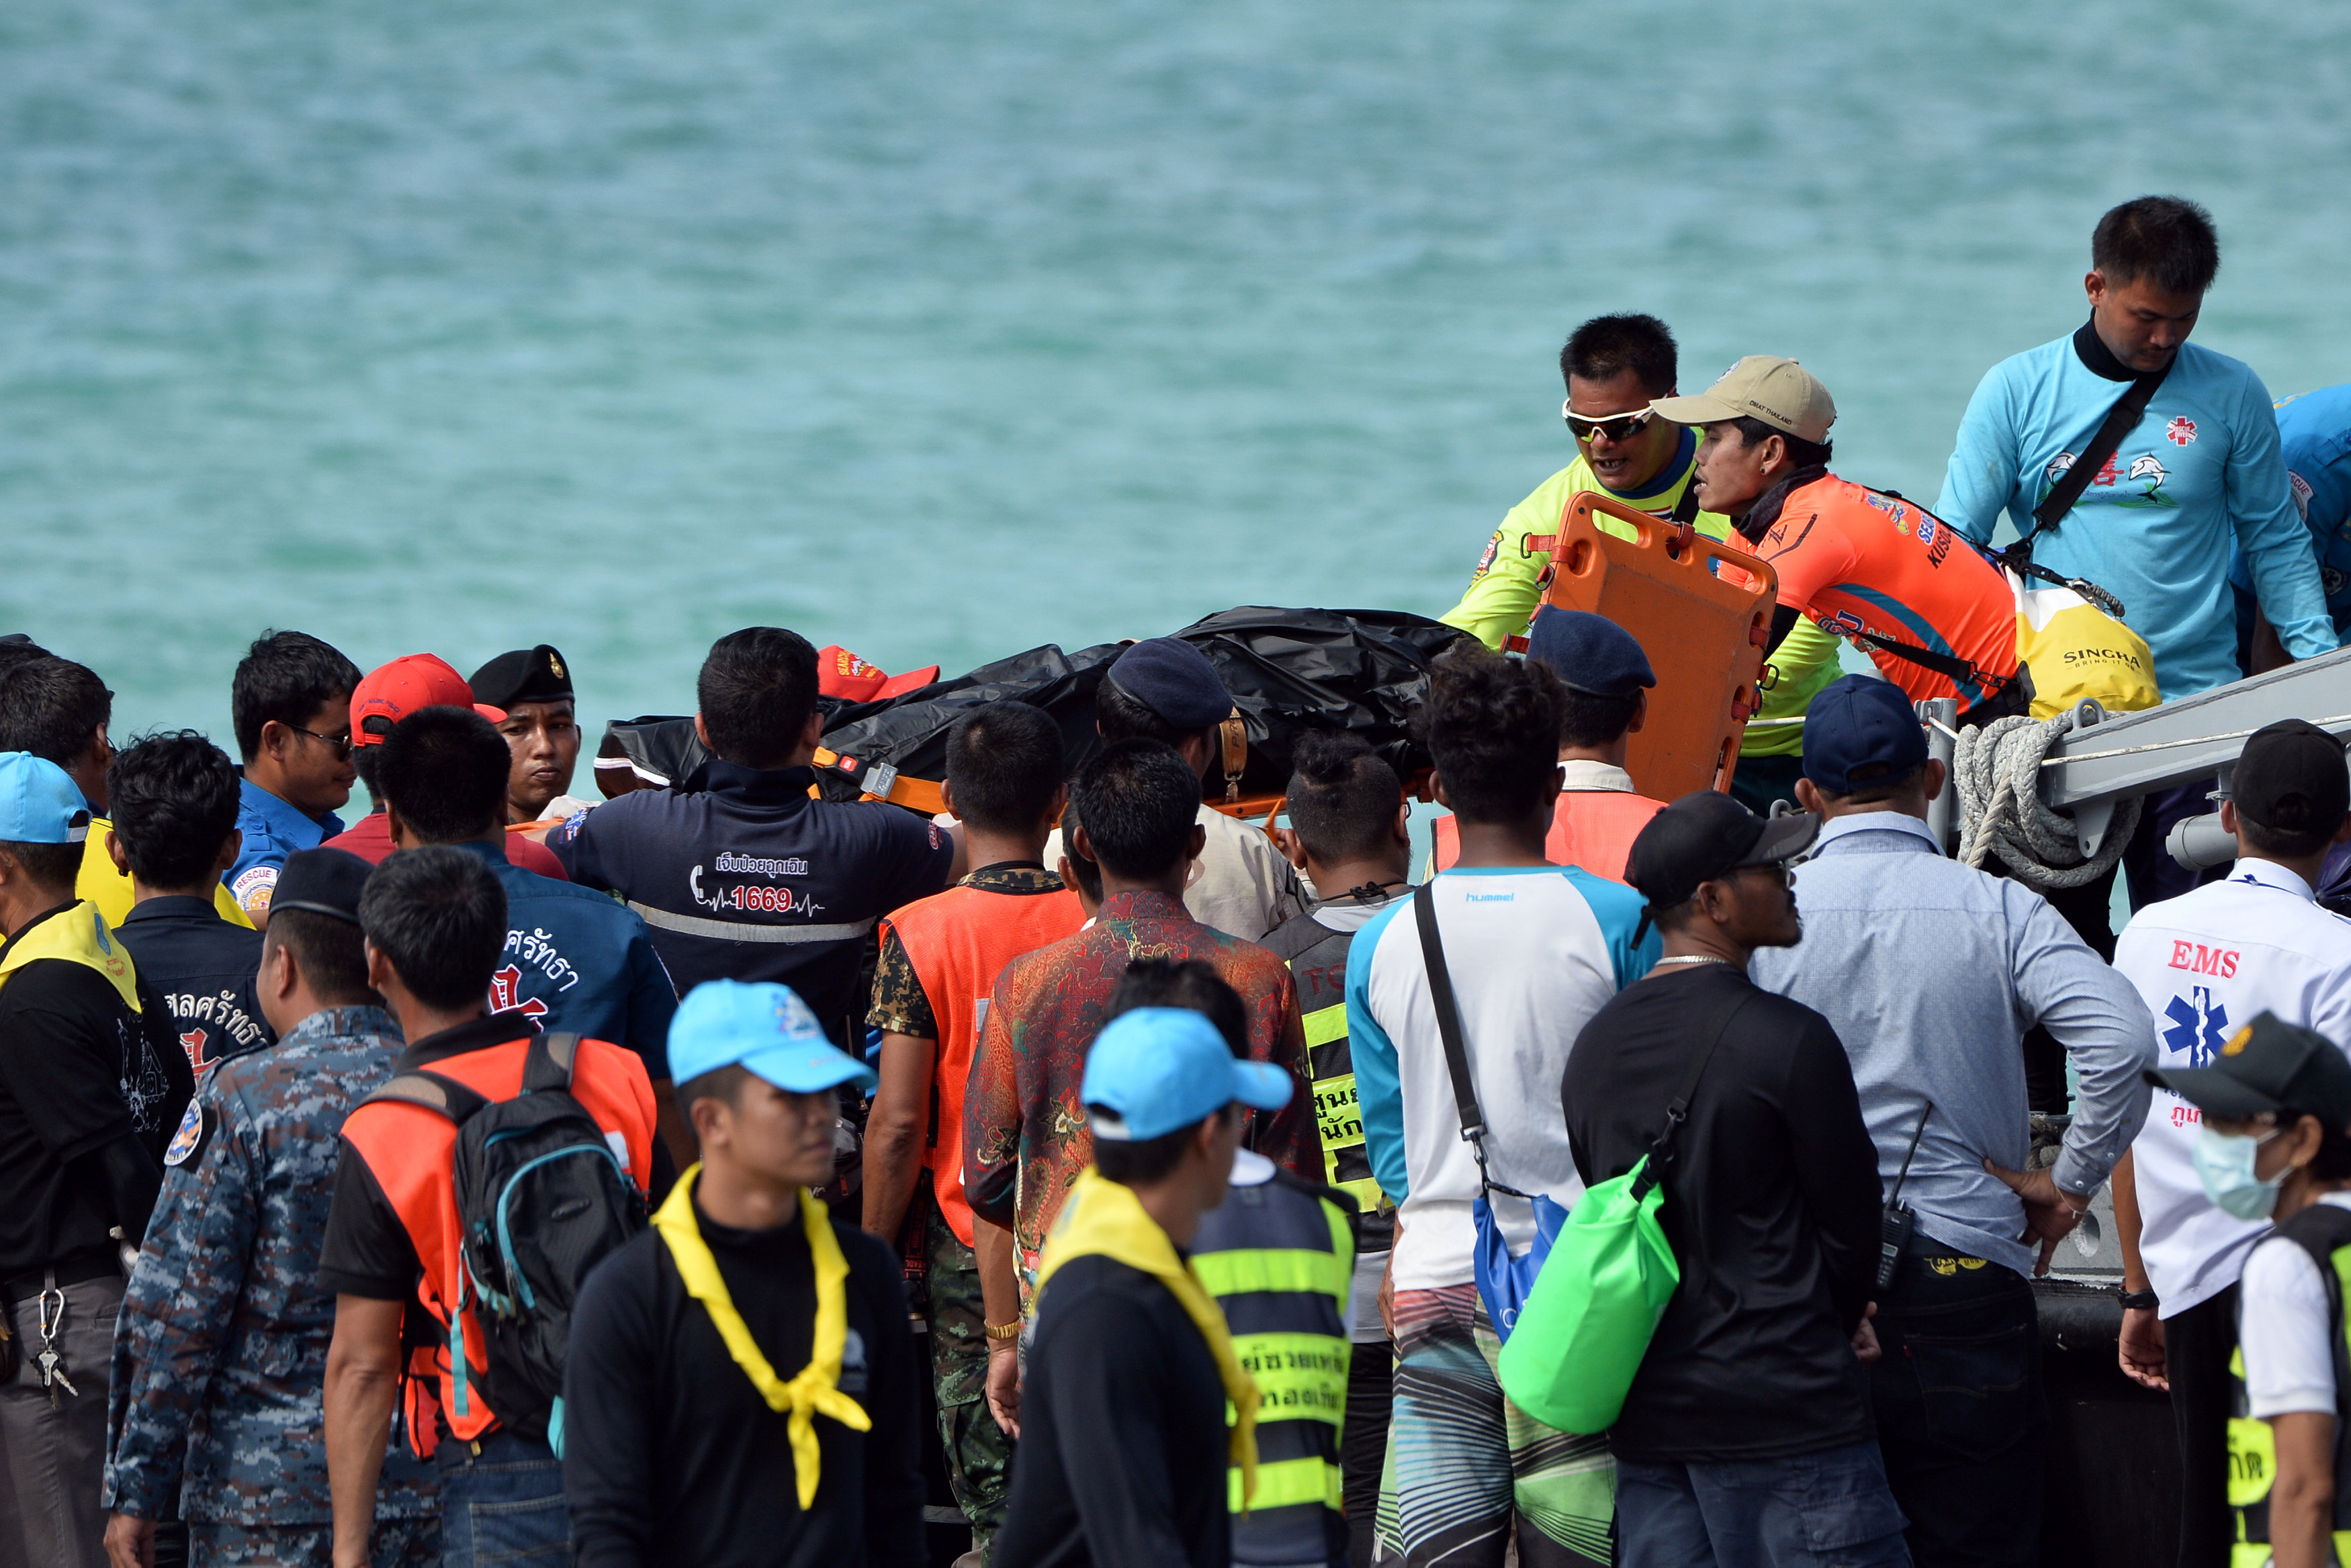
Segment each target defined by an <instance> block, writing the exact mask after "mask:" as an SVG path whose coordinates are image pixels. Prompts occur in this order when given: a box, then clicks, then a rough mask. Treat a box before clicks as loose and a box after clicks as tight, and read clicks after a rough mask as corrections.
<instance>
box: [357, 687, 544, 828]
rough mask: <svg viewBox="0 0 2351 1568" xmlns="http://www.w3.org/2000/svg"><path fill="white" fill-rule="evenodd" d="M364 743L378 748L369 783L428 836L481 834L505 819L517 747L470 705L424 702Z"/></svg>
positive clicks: (412, 825) (375, 749)
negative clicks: (432, 705)
mask: <svg viewBox="0 0 2351 1568" xmlns="http://www.w3.org/2000/svg"><path fill="white" fill-rule="evenodd" d="M366 750H368V751H371V752H377V753H381V755H379V756H378V757H377V758H376V760H375V777H376V782H375V784H371V786H370V787H371V788H381V790H382V792H383V799H384V800H385V801H387V802H389V803H390V804H391V805H392V809H393V810H395V811H397V812H399V813H400V819H401V820H402V822H404V823H406V824H407V825H408V826H410V827H412V828H414V829H415V830H416V836H418V837H419V838H422V839H423V840H424V841H425V842H426V843H427V844H456V843H461V842H463V841H464V840H465V839H468V838H479V837H480V836H482V835H484V834H485V833H487V832H489V831H490V830H491V829H492V828H494V827H496V826H500V825H501V824H503V823H504V822H505V821H506V801H507V775H508V774H509V773H510V772H511V771H512V769H513V767H514V753H513V752H512V751H511V750H510V749H509V748H508V747H507V742H506V737H505V736H503V735H501V734H499V733H498V732H497V727H496V725H494V724H492V723H491V722H489V721H488V720H487V719H485V718H483V717H482V716H481V715H480V714H479V713H476V712H475V711H473V710H472V709H471V708H419V709H418V710H417V711H415V712H413V713H411V714H410V715H409V716H408V717H407V718H405V719H402V721H401V722H399V723H397V724H394V725H393V726H392V733H391V734H389V735H386V736H385V737H384V738H383V742H382V743H381V745H375V746H370V747H367V748H366Z"/></svg>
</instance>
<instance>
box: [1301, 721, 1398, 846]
mask: <svg viewBox="0 0 2351 1568" xmlns="http://www.w3.org/2000/svg"><path fill="white" fill-rule="evenodd" d="M1289 795H1290V804H1289V808H1288V809H1289V812H1290V831H1292V832H1293V833H1295V834H1297V835H1298V839H1299V842H1300V843H1301V844H1303V845H1304V846H1306V853H1307V854H1309V855H1311V856H1312V857H1314V858H1315V859H1316V860H1319V861H1321V862H1322V864H1323V865H1325V866H1336V865H1338V864H1339V863H1340V862H1341V861H1343V860H1345V859H1346V858H1347V857H1350V856H1353V855H1374V854H1378V853H1379V852H1380V851H1382V850H1383V849H1384V848H1385V847H1386V846H1387V845H1388V844H1389V843H1390V841H1391V838H1392V836H1393V834H1394V831H1395V816H1396V806H1397V805H1398V804H1400V803H1401V802H1402V801H1403V799H1404V785H1403V784H1401V783H1399V782H1398V781H1397V779H1396V774H1395V769H1394V768H1392V767H1390V766H1389V765H1388V764H1387V763H1385V762H1384V761H1382V760H1381V757H1380V754H1379V753H1377V752H1374V750H1372V748H1371V745H1370V743H1369V742H1366V741H1365V740H1364V738H1363V737H1362V736H1361V735H1352V734H1349V733H1348V732H1345V731H1343V730H1310V731H1308V732H1306V733H1304V734H1302V735H1301V736H1299V737H1298V743H1297V744H1296V745H1294V746H1293V747H1291V748H1290V785H1289Z"/></svg>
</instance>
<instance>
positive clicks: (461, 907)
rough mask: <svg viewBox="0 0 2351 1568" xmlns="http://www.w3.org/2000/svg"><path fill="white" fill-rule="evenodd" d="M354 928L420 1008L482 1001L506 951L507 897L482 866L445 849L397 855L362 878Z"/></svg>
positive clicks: (445, 1008) (481, 862)
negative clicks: (363, 884)
mask: <svg viewBox="0 0 2351 1568" xmlns="http://www.w3.org/2000/svg"><path fill="white" fill-rule="evenodd" d="M360 928H361V929H363V930H365V931H366V932H367V940H369V941H371V942H372V943H374V944H375V949H376V950H377V951H378V952H380V953H381V954H383V956H384V957H385V958H386V959H387V960H389V961H391V964H392V971H393V972H394V973H396V974H398V975H399V976H400V980H401V983H402V985H405V986H406V987H408V989H409V990H410V991H411V992H414V993H415V996H416V999H417V1000H418V1001H419V1002H423V1003H424V1004H425V1005H426V1006H427V1007H434V1008H439V1009H441V1010H442V1011H444V1012H455V1011H456V1010H457V1009H459V1008H461V1007H468V1006H472V1005H474V1004H475V1003H478V1002H483V1001H485V1000H486V998H487V997H488V996H489V993H490V976H491V975H492V974H493V973H495V972H496V970H497V967H498V957H499V955H500V954H502V953H503V952H505V951H506V945H507V893H506V889H505V888H501V887H499V886H498V879H497V877H496V873H494V872H492V871H491V869H490V867H489V863H488V862H487V861H486V860H484V859H482V858H481V857H479V856H477V855H469V854H467V853H466V852H465V851H464V850H462V849H456V848H453V847H451V846H447V845H441V844H436V845H431V846H427V847H425V848H423V849H403V850H402V851H401V852H400V853H399V854H397V855H394V856H393V857H391V858H390V859H388V860H386V861H385V862H384V863H383V864H382V865H381V866H379V867H376V868H375V869H374V870H373V871H372V872H371V873H369V875H368V879H367V888H366V890H365V891H363V892H361V893H360Z"/></svg>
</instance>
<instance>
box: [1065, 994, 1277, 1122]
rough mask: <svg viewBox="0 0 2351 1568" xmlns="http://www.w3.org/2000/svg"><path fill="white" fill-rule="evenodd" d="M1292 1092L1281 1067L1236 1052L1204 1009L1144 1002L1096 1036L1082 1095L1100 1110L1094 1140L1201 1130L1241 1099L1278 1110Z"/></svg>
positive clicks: (1093, 1115)
mask: <svg viewBox="0 0 2351 1568" xmlns="http://www.w3.org/2000/svg"><path fill="white" fill-rule="evenodd" d="M1078 1098H1079V1099H1080V1100H1081V1102H1083V1103H1084V1104H1085V1105H1086V1106H1102V1111H1093V1110H1089V1111H1088V1112H1087V1119H1088V1120H1089V1121H1090V1122H1091V1123H1092V1127H1093V1135H1094V1137H1098V1138H1108V1139H1110V1140H1111V1141H1112V1142H1113V1143H1136V1142H1141V1141H1142V1140H1144V1139H1145V1138H1155V1137H1159V1136H1160V1135H1161V1134H1162V1133H1171V1132H1174V1131H1175V1129H1176V1128H1178V1127H1196V1126H1198V1125H1199V1124H1200V1123H1201V1122H1203V1121H1205V1120H1207V1118H1208V1117H1209V1116H1214V1115H1215V1114H1216V1113H1217V1112H1218V1111H1220V1110H1223V1109H1224V1108H1225V1107H1226V1106H1229V1105H1231V1104H1232V1103H1233V1102H1234V1101H1235V1100H1238V1101H1239V1102H1240V1103H1241V1104H1243V1105H1245V1106H1255V1107H1257V1108H1258V1109H1259V1110H1260V1111H1278V1110H1280V1109H1281V1107H1282V1106H1286V1105H1288V1104H1289V1103H1290V1075H1289V1074H1288V1073H1286V1072H1284V1071H1283V1070H1282V1069H1281V1068H1280V1067H1276V1066H1274V1065H1272V1064H1270V1063H1266V1062H1244V1061H1241V1060H1240V1059H1239V1058H1238V1057H1236V1056H1235V1055H1234V1054H1233V1050H1232V1047H1231V1046H1229V1045H1228V1044H1225V1037H1224V1035H1222V1034H1221V1033H1218V1032H1217V1026H1216V1025H1215V1024H1213V1023H1209V1022H1208V1018H1207V1014H1206V1013H1202V1012H1193V1011H1192V1010H1191V1009H1190V1008H1188V1007H1138V1008H1136V1009H1135V1010H1134V1012H1122V1013H1120V1014H1119V1015H1118V1016H1117V1017H1116V1018H1113V1019H1112V1020H1111V1021H1110V1023H1109V1024H1108V1026H1107V1027H1105V1028H1104V1029H1103V1030H1102V1033H1101V1034H1100V1035H1099V1036H1098V1037H1097V1038H1096V1039H1095V1041H1094V1045H1093V1050H1092V1052H1090V1053H1089V1054H1087V1056H1086V1076H1085V1082H1084V1084H1083V1085H1081V1086H1080V1088H1079V1090H1078ZM1105 1113H1107V1114H1105Z"/></svg>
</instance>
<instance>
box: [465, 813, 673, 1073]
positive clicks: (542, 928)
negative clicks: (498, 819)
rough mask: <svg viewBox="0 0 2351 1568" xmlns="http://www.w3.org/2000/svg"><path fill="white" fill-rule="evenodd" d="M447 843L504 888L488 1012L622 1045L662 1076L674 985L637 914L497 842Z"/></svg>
mask: <svg viewBox="0 0 2351 1568" xmlns="http://www.w3.org/2000/svg"><path fill="white" fill-rule="evenodd" d="M451 847H452V848H456V849H462V850H464V851H465V853H466V854H468V855H477V856H479V857H481V858H483V859H484V860H486V861H488V862H489V866H490V869H491V870H493V871H495V872H496V873H497V877H498V886H499V887H501V888H505V889H506V895H507V950H506V951H505V952H504V953H503V954H502V955H500V957H499V959H498V968H497V971H496V973H495V974H493V975H491V976H490V1011H491V1012H521V1013H523V1014H524V1015H525V1016H526V1017H528V1018H531V1019H533V1020H536V1021H537V1023H538V1026H539V1027H540V1028H541V1029H544V1030H547V1031H549V1033H567V1034H578V1035H582V1036H584V1037H586V1038H587V1039H590V1040H603V1041H608V1042H610V1043H611V1044H614V1045H624V1046H626V1047H627V1048H628V1049H630V1050H632V1051H634V1052H635V1053H636V1054H638V1055H639V1056H640V1057H642V1058H643V1061H644V1064H645V1075H646V1076H647V1077H649V1078H652V1079H653V1080H655V1081H656V1082H659V1081H662V1080H665V1079H667V1078H668V1076H669V1020H670V1014H672V1013H674V1012H676V1011H677V988H676V987H674V986H673V985H672V984H671V983H670V979H669V971H668V970H666V969H664V968H663V967H662V961H661V955H660V954H659V953H658V952H656V951H655V950H654V949H653V934H652V933H651V932H650V931H648V930H646V929H645V923H644V921H643V919H639V918H638V917H637V916H636V915H634V914H632V913H631V912H630V911H629V910H627V909H622V907H621V906H620V905H619V904H616V903H614V902H613V901H612V899H611V897H610V896H609V895H607V894H603V893H599V892H595V891H593V890H591V889H590V888H580V887H576V886H574V885H573V884H571V883H569V882H559V881H557V880H556V879H555V878H554V877H542V876H540V875H539V874H538V872H536V871H526V870H524V869H523V868H522V867H519V866H517V865H516V864H514V863H513V862H512V861H510V860H508V859H507V855H506V846H504V845H500V844H458V845H453V846H451Z"/></svg>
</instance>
